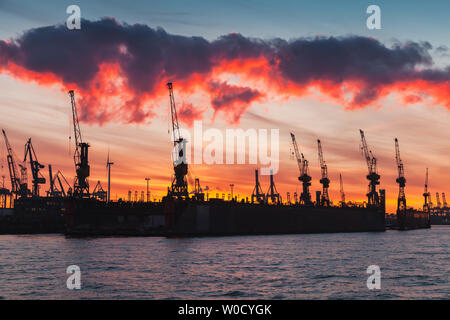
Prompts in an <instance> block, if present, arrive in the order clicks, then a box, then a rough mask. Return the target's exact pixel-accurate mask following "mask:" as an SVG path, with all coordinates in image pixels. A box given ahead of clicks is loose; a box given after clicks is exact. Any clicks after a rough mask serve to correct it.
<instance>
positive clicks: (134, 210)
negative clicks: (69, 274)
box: [0, 82, 448, 237]
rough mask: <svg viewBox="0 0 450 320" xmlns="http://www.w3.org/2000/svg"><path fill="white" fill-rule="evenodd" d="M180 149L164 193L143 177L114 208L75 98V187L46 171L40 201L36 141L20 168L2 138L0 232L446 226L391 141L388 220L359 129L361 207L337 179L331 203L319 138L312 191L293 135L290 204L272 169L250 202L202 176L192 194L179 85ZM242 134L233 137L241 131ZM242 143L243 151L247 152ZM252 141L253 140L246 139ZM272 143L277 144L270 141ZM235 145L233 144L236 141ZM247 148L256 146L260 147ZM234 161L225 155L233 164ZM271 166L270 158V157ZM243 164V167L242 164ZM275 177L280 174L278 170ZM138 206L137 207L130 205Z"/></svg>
mask: <svg viewBox="0 0 450 320" xmlns="http://www.w3.org/2000/svg"><path fill="white" fill-rule="evenodd" d="M167 88H168V91H169V102H170V103H169V106H170V119H171V135H172V142H173V150H172V163H173V172H174V173H173V177H172V182H171V184H170V186H168V188H167V194H166V195H165V196H164V197H163V198H162V199H161V200H159V201H158V200H156V199H155V200H154V201H151V199H150V195H149V189H148V183H149V180H150V179H149V178H146V179H145V180H146V182H147V193H146V194H144V191H142V192H141V194H140V195H139V194H138V192H137V191H136V192H135V194H134V197H133V194H132V192H131V191H129V194H128V199H118V200H115V201H114V200H111V194H110V186H111V166H112V165H113V164H114V162H112V161H110V156H109V153H108V158H107V161H106V167H107V172H108V180H107V181H108V182H107V188H106V190H105V189H104V188H103V186H102V185H101V182H100V181H98V182H97V184H96V185H95V187H94V188H92V187H91V186H90V182H89V176H90V163H89V148H90V144H89V143H88V142H86V140H84V139H83V137H82V133H81V132H82V131H81V127H80V124H79V120H78V111H77V103H76V98H75V92H74V91H73V90H70V91H69V97H70V106H71V112H72V117H73V119H72V120H73V121H72V123H73V133H74V148H75V149H74V154H73V158H74V165H75V173H76V175H75V181H74V183H73V184H71V183H69V182H68V179H67V178H66V177H65V176H64V175H63V173H62V172H61V171H59V170H58V171H56V173H55V172H54V171H55V170H54V169H53V168H52V165H51V164H48V166H47V168H48V175H47V176H48V182H49V186H50V188H49V190H48V191H46V195H41V190H40V189H41V186H42V185H44V184H45V183H46V181H47V178H46V177H44V175H43V169H44V168H46V166H45V165H44V164H41V163H40V162H39V161H38V158H37V153H36V151H35V149H34V147H33V144H32V139H31V138H30V139H28V141H27V143H26V144H25V152H24V158H23V161H21V159H19V158H18V157H17V156H16V155H15V153H14V150H13V148H12V146H11V144H10V142H9V140H8V136H7V133H6V131H5V130H2V134H3V138H4V142H5V147H6V150H7V152H6V153H7V155H6V161H7V164H8V170H9V177H10V183H11V189H7V188H5V184H4V185H3V188H2V189H1V190H0V196H1V203H2V209H1V215H0V232H1V233H4V234H39V233H62V234H65V235H69V236H111V235H119V236H127V235H128V236H168V237H173V236H223V235H257V234H258V235H261V234H295V233H333V232H380V231H381V232H382V231H385V230H386V229H387V228H389V229H396V230H402V231H404V230H411V229H419V228H430V226H431V224H434V223H436V224H448V207H447V203H446V200H445V193H442V198H443V204H442V205H441V203H440V200H439V193H437V194H436V195H437V205H436V206H433V203H432V202H431V195H430V192H429V190H428V169H426V178H425V185H424V193H423V197H424V204H423V208H422V210H415V209H412V208H410V207H407V205H406V196H405V186H406V178H405V173H404V167H403V162H402V159H401V157H400V147H399V141H398V139H397V138H395V139H394V147H395V161H396V162H395V163H396V166H397V172H398V177H397V179H396V183H397V184H398V188H399V189H398V197H397V210H396V212H395V214H394V215H392V214H390V215H389V214H387V213H386V194H385V190H384V189H382V188H377V186H378V185H379V184H380V182H379V180H380V174H379V172H378V168H377V159H376V158H375V156H374V153H372V151H371V149H370V148H369V146H368V144H367V141H366V137H365V133H364V131H363V130H359V133H360V139H361V146H360V148H361V153H362V155H363V160H364V161H365V163H366V166H367V176H366V180H367V181H368V192H367V195H366V196H367V201H364V202H362V203H357V202H352V201H348V199H346V197H345V192H344V184H343V177H342V175H341V174H340V175H339V185H340V189H339V192H340V196H341V199H340V201H339V203H338V204H334V203H333V202H332V201H331V199H330V196H329V185H330V179H329V176H328V166H327V163H326V162H325V160H324V152H323V149H322V142H321V140H317V154H318V159H319V166H320V179H319V182H320V184H321V186H322V190H318V191H316V192H315V194H314V196H313V195H312V191H311V190H310V186H311V180H312V177H311V175H310V170H309V166H310V165H309V160H308V159H306V157H305V155H304V153H302V152H301V150H300V148H299V145H298V143H297V139H296V136H295V134H294V133H293V132H291V133H290V144H291V148H292V151H291V154H292V157H293V158H294V160H295V161H296V162H297V166H298V172H297V173H298V179H297V180H298V183H299V188H300V191H299V192H294V193H292V194H291V193H290V192H288V193H287V194H286V198H285V199H283V197H282V195H281V194H280V193H278V191H277V187H276V182H275V178H274V177H275V174H274V172H273V170H274V169H273V168H272V169H271V170H270V171H269V169H268V168H257V169H256V170H255V171H254V188H253V192H252V194H251V195H249V196H246V197H241V198H238V197H237V196H235V195H234V194H233V187H234V184H231V185H230V188H231V193H229V194H228V197H227V198H225V194H222V197H220V195H219V193H216V195H215V197H214V195H213V194H211V195H210V193H209V192H208V187H206V188H202V187H201V184H200V179H199V178H195V183H194V186H190V185H188V179H187V176H188V174H189V169H188V167H189V161H187V158H186V157H187V155H188V154H190V152H188V150H187V146H186V145H187V139H186V138H185V135H183V132H185V131H184V130H182V129H181V127H180V125H179V122H178V115H177V107H176V102H175V95H174V89H173V84H172V83H171V82H169V83H167ZM235 132H236V131H234V133H235ZM241 133H243V134H244V138H243V140H242V139H241V141H240V142H239V141H238V148H239V146H240V147H241V148H242V147H243V145H244V148H245V137H246V136H249V134H248V131H247V132H244V131H243V130H241ZM249 140H251V138H249ZM272 140H273V137H272ZM233 143H234V140H233ZM250 145H251V146H252V148H253V147H255V144H254V143H253V144H252V143H251V141H250ZM228 154H229V153H227V156H228ZM272 160H273V159H272ZM240 161H241V162H242V159H241V160H240ZM28 169H30V170H31V176H32V181H31V190H30V188H29V186H28V173H27V170H28ZM260 170H263V171H266V172H267V171H269V172H270V174H269V175H268V176H269V186H268V189H267V192H264V191H263V187H262V185H261V182H260ZM275 171H278V168H275ZM133 198H134V199H133Z"/></svg>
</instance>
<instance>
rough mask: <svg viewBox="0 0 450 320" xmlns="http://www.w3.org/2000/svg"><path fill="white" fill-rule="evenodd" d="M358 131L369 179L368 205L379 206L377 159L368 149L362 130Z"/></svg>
mask: <svg viewBox="0 0 450 320" xmlns="http://www.w3.org/2000/svg"><path fill="white" fill-rule="evenodd" d="M359 132H360V134H361V141H362V147H361V149H362V151H363V153H364V158H365V159H366V162H367V168H368V174H367V176H366V177H367V180H369V192H368V193H367V199H368V205H369V206H377V207H378V206H380V197H379V195H378V192H377V185H379V184H380V181H379V180H380V175H379V174H378V173H377V159H376V158H375V157H374V156H373V154H372V151H369V148H368V146H367V142H366V138H365V136H364V131H362V130H361V129H360V130H359Z"/></svg>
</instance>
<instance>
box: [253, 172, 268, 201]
mask: <svg viewBox="0 0 450 320" xmlns="http://www.w3.org/2000/svg"><path fill="white" fill-rule="evenodd" d="M255 201H256V202H257V203H264V202H265V201H266V196H265V194H264V192H263V191H262V188H261V184H260V183H259V175H258V169H256V170H255V187H254V188H253V192H252V203H254V202H255Z"/></svg>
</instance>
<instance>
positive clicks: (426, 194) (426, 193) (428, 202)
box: [423, 168, 432, 212]
mask: <svg viewBox="0 0 450 320" xmlns="http://www.w3.org/2000/svg"><path fill="white" fill-rule="evenodd" d="M423 199H424V203H423V211H424V212H430V209H431V207H432V204H431V194H430V192H429V191H428V168H427V171H426V174H425V188H424V191H423Z"/></svg>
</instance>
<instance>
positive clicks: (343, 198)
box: [339, 173, 345, 206]
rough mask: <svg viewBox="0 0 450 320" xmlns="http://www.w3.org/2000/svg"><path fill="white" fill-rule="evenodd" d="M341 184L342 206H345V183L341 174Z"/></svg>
mask: <svg viewBox="0 0 450 320" xmlns="http://www.w3.org/2000/svg"><path fill="white" fill-rule="evenodd" d="M339 184H340V189H339V191H340V193H341V206H345V193H344V183H343V181H342V175H341V174H340V173H339Z"/></svg>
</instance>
